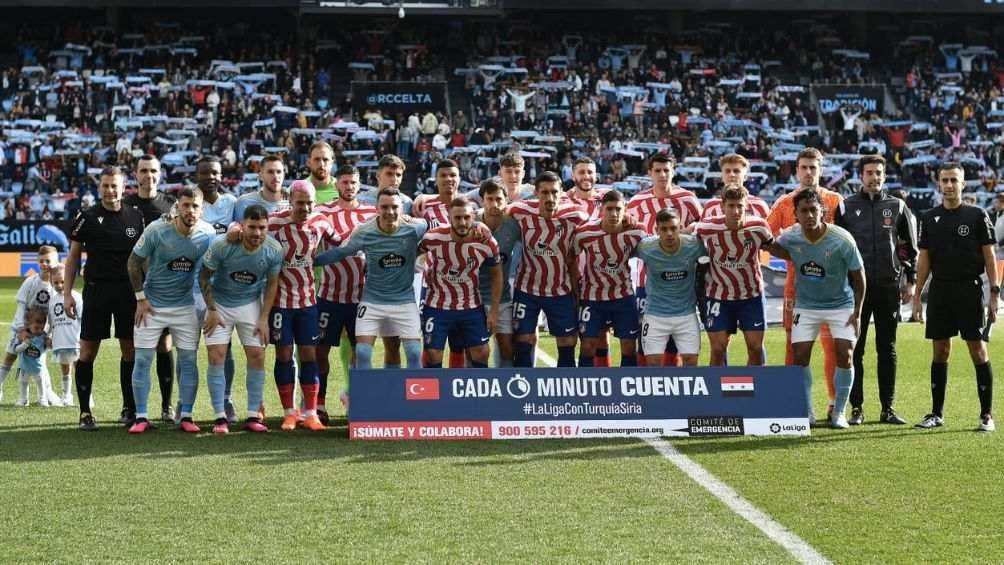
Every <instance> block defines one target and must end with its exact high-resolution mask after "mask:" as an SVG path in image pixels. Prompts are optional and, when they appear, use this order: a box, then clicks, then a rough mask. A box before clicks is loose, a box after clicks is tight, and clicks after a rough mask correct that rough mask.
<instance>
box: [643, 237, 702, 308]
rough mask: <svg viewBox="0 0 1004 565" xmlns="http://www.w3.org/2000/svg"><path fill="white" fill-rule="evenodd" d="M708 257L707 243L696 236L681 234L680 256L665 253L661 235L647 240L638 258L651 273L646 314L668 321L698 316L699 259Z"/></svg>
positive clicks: (646, 284)
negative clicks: (694, 314) (697, 284)
mask: <svg viewBox="0 0 1004 565" xmlns="http://www.w3.org/2000/svg"><path fill="white" fill-rule="evenodd" d="M707 254H708V251H707V250H706V249H705V248H704V244H703V243H701V240H700V239H699V238H698V237H697V236H693V235H687V234H681V235H680V249H678V250H677V251H676V253H668V252H667V251H665V250H663V248H662V247H661V246H660V245H659V237H658V236H652V237H647V238H645V239H643V240H642V241H641V243H640V244H638V248H637V250H635V255H636V256H637V257H638V258H639V259H641V260H642V261H643V262H644V263H645V269H646V270H647V271H648V278H647V279H646V283H645V292H646V294H647V296H648V303H647V306H646V307H645V313H646V314H652V315H653V316H663V317H667V318H668V317H674V316H687V315H690V314H693V313H695V312H696V311H697V294H696V290H695V286H694V285H695V282H694V277H695V275H696V273H697V259H698V258H700V257H702V256H704V255H707Z"/></svg>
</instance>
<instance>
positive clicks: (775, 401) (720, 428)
mask: <svg viewBox="0 0 1004 565" xmlns="http://www.w3.org/2000/svg"><path fill="white" fill-rule="evenodd" d="M804 371H805V369H803V368H801V367H687V368H675V367H674V368H659V367H629V368H535V369H530V368H505V369H449V370H443V369H413V370H412V369H408V370H386V369H381V370H353V371H352V378H351V380H350V383H351V391H350V394H351V402H350V404H349V437H350V438H351V439H358V440H447V439H449V440H458V439H539V438H601V437H660V436H684V437H686V436H732V435H767V436H770V435H809V418H808V407H807V405H806V399H805V387H804V386H803V375H804Z"/></svg>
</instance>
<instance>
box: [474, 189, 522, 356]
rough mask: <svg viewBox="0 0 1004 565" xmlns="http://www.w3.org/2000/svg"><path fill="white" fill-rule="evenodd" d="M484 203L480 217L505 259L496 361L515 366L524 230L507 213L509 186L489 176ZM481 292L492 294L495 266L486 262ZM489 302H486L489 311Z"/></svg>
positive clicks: (481, 191)
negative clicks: (515, 281)
mask: <svg viewBox="0 0 1004 565" xmlns="http://www.w3.org/2000/svg"><path fill="white" fill-rule="evenodd" d="M478 190H479V198H480V200H481V203H482V208H481V212H480V214H479V215H478V219H479V220H481V221H482V222H484V223H485V225H486V226H488V228H489V229H490V230H492V237H494V238H495V241H496V242H497V243H498V246H499V257H500V258H501V259H502V298H501V299H500V300H499V319H498V322H496V324H495V354H496V356H495V365H496V366H497V367H512V355H513V350H512V332H513V326H512V282H511V281H512V278H513V276H514V275H513V273H514V272H515V265H516V263H517V262H518V261H519V250H520V249H522V243H523V232H521V231H520V229H519V224H518V223H517V222H516V220H514V219H512V218H511V217H509V216H507V215H506V213H505V209H506V206H507V205H508V203H509V202H508V200H507V194H506V190H505V187H503V186H502V184H501V183H498V182H496V181H494V180H486V181H484V182H482V183H481V186H480V187H479V188H478ZM478 284H479V286H480V288H481V296H491V290H492V268H491V266H489V265H482V266H481V270H480V272H479V273H478ZM487 309H488V306H487V305H486V306H485V311H486V314H487Z"/></svg>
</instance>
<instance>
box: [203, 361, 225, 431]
mask: <svg viewBox="0 0 1004 565" xmlns="http://www.w3.org/2000/svg"><path fill="white" fill-rule="evenodd" d="M225 370H226V369H224V365H213V364H212V363H210V364H209V368H208V369H207V370H206V384H207V385H208V386H209V401H210V402H211V403H212V404H213V417H214V418H225V417H226V412H225V411H224V408H223V395H224V393H225V391H226V388H227V383H226V376H224V371H225Z"/></svg>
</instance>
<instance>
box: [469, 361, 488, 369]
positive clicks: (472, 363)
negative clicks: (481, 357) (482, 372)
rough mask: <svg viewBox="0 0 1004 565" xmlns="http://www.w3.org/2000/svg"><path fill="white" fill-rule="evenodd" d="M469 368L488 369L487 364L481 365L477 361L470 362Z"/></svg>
mask: <svg viewBox="0 0 1004 565" xmlns="http://www.w3.org/2000/svg"><path fill="white" fill-rule="evenodd" d="M471 368H472V369H487V368H488V363H481V362H479V361H474V360H472V361H471Z"/></svg>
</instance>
